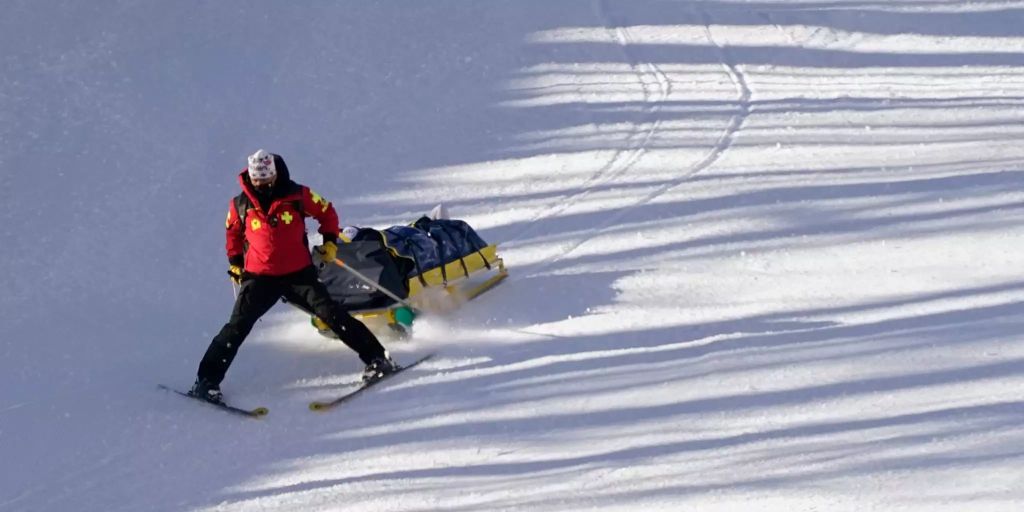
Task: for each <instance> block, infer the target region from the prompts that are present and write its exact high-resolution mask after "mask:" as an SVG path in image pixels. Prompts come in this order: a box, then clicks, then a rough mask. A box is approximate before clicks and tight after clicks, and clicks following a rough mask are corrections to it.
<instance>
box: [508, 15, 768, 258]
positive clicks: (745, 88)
mask: <svg viewBox="0 0 1024 512" xmlns="http://www.w3.org/2000/svg"><path fill="white" fill-rule="evenodd" d="M606 2H607V0H594V5H595V10H596V11H597V12H598V13H599V15H600V17H601V19H602V20H603V21H604V24H605V26H606V27H608V28H609V30H614V33H615V38H616V40H617V41H618V43H619V46H620V47H621V48H622V51H623V53H624V54H625V56H626V58H627V61H628V62H629V65H630V67H631V68H632V69H633V70H634V71H635V72H636V74H637V80H638V82H639V83H640V84H641V87H643V90H644V98H645V101H647V102H648V103H649V105H648V106H647V108H646V112H647V114H648V115H649V116H652V117H653V116H654V115H655V114H657V112H658V111H659V109H660V104H661V103H662V102H664V101H666V100H667V99H668V97H669V95H670V94H671V93H672V80H671V79H670V78H669V77H668V75H667V74H666V73H665V72H664V71H663V70H662V69H661V68H660V67H659V66H658V65H657V64H655V63H653V62H646V61H642V60H640V59H637V58H635V57H634V56H633V54H632V52H631V51H630V46H631V45H632V38H631V37H630V32H629V28H628V27H626V26H622V25H620V24H615V23H613V22H612V19H611V17H610V16H609V15H608V8H607V5H606ZM693 9H694V13H695V14H696V15H697V16H698V17H699V19H701V21H702V22H703V30H704V34H705V37H706V38H707V40H708V42H709V43H711V44H712V45H713V46H714V48H716V50H717V51H718V53H719V55H720V57H721V59H720V60H721V63H720V65H721V67H722V69H723V71H724V72H725V73H726V75H728V77H729V80H730V81H731V82H732V83H733V85H734V86H735V87H736V93H737V99H736V104H737V111H736V113H735V114H733V115H732V117H731V118H730V119H729V122H728V124H727V125H726V127H725V128H724V130H723V132H722V134H721V136H720V137H719V138H718V140H717V141H716V142H715V143H714V145H713V146H712V147H711V149H710V150H709V152H708V154H707V156H705V157H704V158H703V159H701V160H700V161H698V162H696V163H695V164H693V165H691V166H690V167H689V168H687V169H683V170H681V171H680V173H679V177H678V178H676V179H675V180H674V181H671V182H669V183H666V184H663V185H662V186H660V187H658V188H657V189H655V190H653V191H651V192H650V193H648V194H647V195H645V196H643V197H641V198H639V199H638V200H637V201H636V202H635V203H634V204H633V205H632V206H629V207H625V208H622V209H620V210H619V211H617V212H616V213H614V214H612V215H609V216H606V217H605V218H604V220H602V221H600V222H598V223H597V224H596V225H595V226H594V227H593V228H591V229H589V230H588V231H587V233H588V234H586V235H584V236H578V237H577V238H576V240H575V241H574V242H572V243H570V244H568V245H567V247H566V248H565V249H564V250H563V251H562V252H561V253H560V254H558V255H556V256H553V257H551V258H549V259H548V261H547V262H546V263H544V264H542V265H539V266H538V269H539V270H543V269H545V268H549V267H550V266H552V265H554V264H555V263H558V262H559V261H561V260H562V259H563V258H565V257H567V256H569V255H571V254H572V253H573V252H574V251H576V250H577V249H579V248H580V247H582V246H584V245H585V244H586V243H587V242H588V241H590V240H591V239H592V238H594V236H595V234H597V233H601V232H603V231H604V230H606V229H608V228H609V227H612V226H615V225H617V224H618V223H619V222H621V221H622V220H623V219H624V218H626V217H627V216H628V215H629V214H630V212H631V211H632V210H633V209H635V208H638V207H641V206H644V205H646V204H649V203H650V202H652V201H654V200H656V199H657V198H659V197H661V196H662V195H664V194H666V193H668V192H670V191H672V190H674V189H675V188H677V187H679V186H680V185H682V184H684V183H686V181H687V180H689V179H691V178H692V177H694V176H696V175H697V174H699V173H701V172H703V171H705V170H707V169H708V168H710V167H711V166H712V165H714V163H715V162H717V161H718V160H719V159H720V158H721V157H722V155H723V154H725V152H726V151H728V150H729V147H730V146H732V143H733V140H734V139H735V137H736V134H737V133H738V132H739V131H740V129H742V127H743V123H744V122H745V121H746V119H747V117H749V115H750V100H751V95H752V92H751V89H750V87H749V85H748V84H747V80H746V78H745V76H744V74H743V71H742V70H741V69H740V68H739V66H738V65H737V64H736V63H735V59H733V58H732V56H731V54H730V52H729V49H728V47H727V46H724V45H722V44H720V43H719V42H718V41H717V40H716V39H715V36H714V33H713V32H712V29H711V26H712V20H711V17H710V16H709V15H708V13H707V11H706V10H704V9H702V8H701V7H700V6H699V5H695V6H694V7H693ZM645 77H653V78H654V81H655V82H656V83H657V89H658V93H657V94H656V95H652V94H651V93H650V92H649V90H648V87H647V80H645ZM661 124H662V121H661V119H656V120H655V121H654V122H653V123H651V127H650V128H649V129H647V130H645V131H644V132H643V135H642V137H640V138H641V140H640V142H639V143H637V144H636V146H634V147H631V149H630V150H629V151H628V152H627V153H628V157H626V158H625V159H624V163H623V164H621V165H620V166H618V168H617V170H616V171H615V172H612V173H610V174H609V175H608V176H606V177H604V179H600V178H601V177H602V176H603V175H604V173H605V171H606V170H607V169H610V168H614V167H616V165H615V164H616V162H617V161H619V160H620V157H621V156H622V154H623V152H622V151H620V152H617V153H616V154H615V156H614V157H613V158H612V160H611V161H610V162H609V163H608V164H606V165H605V166H604V167H603V168H602V169H601V170H599V171H598V172H597V173H596V174H595V175H594V176H592V177H591V180H588V182H587V183H585V184H584V185H583V186H582V187H581V191H580V192H578V193H575V194H573V195H571V196H568V198H567V199H566V200H565V201H564V202H563V203H561V205H562V206H560V207H558V208H555V209H554V210H551V211H548V212H545V213H544V214H542V215H540V216H538V217H536V218H534V219H533V220H534V221H536V220H537V219H539V218H543V217H547V216H551V215H556V214H558V213H559V212H562V211H564V210H566V209H568V208H569V207H570V206H571V205H572V204H573V203H574V202H576V201H579V200H580V199H582V198H583V197H586V196H587V195H588V194H589V193H591V191H592V190H593V188H594V187H596V186H598V185H601V184H604V183H607V182H610V181H613V180H614V179H615V178H617V177H619V176H620V175H622V174H624V173H626V172H628V171H629V169H630V167H632V166H633V165H634V164H635V163H636V162H637V161H639V160H640V159H641V158H642V157H643V155H644V153H645V152H646V146H647V143H648V142H649V141H651V140H652V139H653V138H654V135H655V134H656V133H657V131H658V129H659V128H660V126H661ZM636 135H637V133H636V132H634V133H633V134H632V135H631V137H630V139H631V140H632V139H633V138H634V137H635V136H636ZM531 224H532V223H531ZM523 234H524V233H520V234H519V235H518V237H517V238H520V237H522V236H523Z"/></svg>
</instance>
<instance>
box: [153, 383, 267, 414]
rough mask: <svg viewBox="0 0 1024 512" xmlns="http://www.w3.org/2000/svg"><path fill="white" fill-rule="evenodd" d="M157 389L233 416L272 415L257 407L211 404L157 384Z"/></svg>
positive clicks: (220, 403)
mask: <svg viewBox="0 0 1024 512" xmlns="http://www.w3.org/2000/svg"><path fill="white" fill-rule="evenodd" d="M157 387H159V388H160V389H163V390H165V391H170V392H172V393H176V394H178V395H181V396H183V397H185V398H191V399H192V400H196V401H198V402H202V403H204V404H208V405H211V406H213V407H216V408H218V409H220V410H222V411H225V412H229V413H231V414H238V415H240V416H247V417H250V418H262V417H264V416H266V415H267V414H268V413H270V410H269V409H267V408H266V407H256V408H254V409H243V408H241V407H236V406H234V405H230V404H227V403H224V402H211V401H209V400H204V399H203V398H202V397H198V396H195V395H191V394H189V393H186V392H184V391H180V390H177V389H174V388H172V387H170V386H165V385H163V384H157Z"/></svg>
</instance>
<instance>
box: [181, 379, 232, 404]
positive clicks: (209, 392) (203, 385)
mask: <svg viewBox="0 0 1024 512" xmlns="http://www.w3.org/2000/svg"><path fill="white" fill-rule="evenodd" d="M188 394H189V396H194V397H196V398H198V399H200V400H206V401H207V402H210V403H214V404H223V403H224V394H223V393H221V392H220V386H219V385H217V384H214V383H212V382H210V381H208V380H206V379H199V378H197V379H196V383H195V384H193V385H192V389H190V390H189V391H188Z"/></svg>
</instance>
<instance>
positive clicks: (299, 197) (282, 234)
mask: <svg viewBox="0 0 1024 512" xmlns="http://www.w3.org/2000/svg"><path fill="white" fill-rule="evenodd" d="M275 158H276V159H279V158H280V157H277V155H275ZM277 169H278V177H277V179H278V180H279V181H280V180H284V181H283V182H280V183H278V184H277V186H276V187H275V188H276V191H275V193H274V197H273V199H272V200H270V202H269V207H268V208H267V209H266V211H264V206H261V205H260V201H259V198H258V196H257V195H256V191H255V190H254V189H253V187H252V183H251V182H250V181H249V175H248V173H247V172H246V171H245V170H242V172H241V174H239V175H238V183H239V184H240V185H241V186H242V193H241V194H239V195H238V196H237V197H235V198H234V199H232V200H231V205H230V207H229V208H228V218H227V221H226V223H225V225H226V227H227V246H226V247H227V253H228V261H230V262H232V264H238V263H239V262H240V260H241V259H242V258H243V257H244V261H245V271H246V272H249V273H252V274H260V275H270V276H281V275H285V274H291V273H293V272H297V271H299V270H302V269H303V268H306V267H308V266H310V265H312V264H313V259H312V257H311V256H310V254H309V246H308V242H307V240H306V223H305V220H304V219H305V217H307V216H308V217H313V218H315V219H316V220H317V221H318V222H319V223H320V229H319V232H320V234H322V235H323V236H324V240H330V241H335V240H337V238H338V214H337V212H335V211H334V206H333V205H331V203H330V201H328V200H327V199H325V198H323V197H321V196H319V195H317V194H316V193H315V192H313V191H312V190H310V189H309V187H306V186H304V185H299V184H298V183H295V182H294V181H291V179H290V178H289V177H288V172H287V167H284V165H283V161H280V160H278V161H277ZM264 202H265V203H266V199H265V200H264Z"/></svg>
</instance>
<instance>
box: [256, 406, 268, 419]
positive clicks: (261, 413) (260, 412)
mask: <svg viewBox="0 0 1024 512" xmlns="http://www.w3.org/2000/svg"><path fill="white" fill-rule="evenodd" d="M267 414H270V409H267V408H266V407H257V408H255V409H253V410H252V415H253V416H256V417H263V416H266V415H267Z"/></svg>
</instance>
